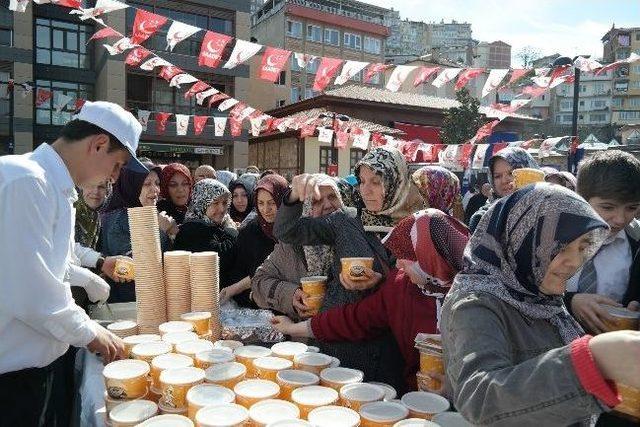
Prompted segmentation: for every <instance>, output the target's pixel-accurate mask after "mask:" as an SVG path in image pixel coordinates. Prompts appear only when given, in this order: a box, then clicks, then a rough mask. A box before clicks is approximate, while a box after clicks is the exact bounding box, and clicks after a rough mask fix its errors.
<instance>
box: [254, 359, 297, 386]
mask: <svg viewBox="0 0 640 427" xmlns="http://www.w3.org/2000/svg"><path fill="white" fill-rule="evenodd" d="M292 367H293V362H292V361H291V360H289V359H284V358H282V357H275V356H266V357H259V358H257V359H253V370H254V372H255V374H256V377H258V378H260V379H263V380H269V381H275V380H276V375H277V374H278V372H280V371H284V370H285V369H291V368H292Z"/></svg>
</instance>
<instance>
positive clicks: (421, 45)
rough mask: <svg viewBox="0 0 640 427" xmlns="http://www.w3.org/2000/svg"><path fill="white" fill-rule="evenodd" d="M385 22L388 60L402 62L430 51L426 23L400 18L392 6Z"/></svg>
mask: <svg viewBox="0 0 640 427" xmlns="http://www.w3.org/2000/svg"><path fill="white" fill-rule="evenodd" d="M386 24H387V25H388V27H389V29H390V35H389V38H387V43H386V49H385V52H386V57H387V60H390V62H393V63H402V62H406V61H408V60H411V59H415V58H416V57H420V56H422V55H426V54H428V53H430V50H431V42H430V40H429V30H428V27H427V24H426V23H424V22H421V21H410V20H408V19H406V18H405V19H402V18H401V17H400V12H399V11H397V10H393V8H392V9H391V10H390V12H389V15H388V16H387V17H386ZM398 57H400V59H397V58H398Z"/></svg>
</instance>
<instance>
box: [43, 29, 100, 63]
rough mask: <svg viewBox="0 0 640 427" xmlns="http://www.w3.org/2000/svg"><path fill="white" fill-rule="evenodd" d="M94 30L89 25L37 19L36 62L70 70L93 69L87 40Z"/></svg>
mask: <svg viewBox="0 0 640 427" xmlns="http://www.w3.org/2000/svg"><path fill="white" fill-rule="evenodd" d="M92 33H93V30H92V28H91V27H90V26H88V25H82V24H76V23H71V22H64V21H56V20H54V19H43V18H37V19H36V62H37V63H38V64H50V65H60V66H62V67H70V68H82V69H90V68H91V56H90V53H89V52H87V40H89V38H90V37H91V36H90V35H91V34H92Z"/></svg>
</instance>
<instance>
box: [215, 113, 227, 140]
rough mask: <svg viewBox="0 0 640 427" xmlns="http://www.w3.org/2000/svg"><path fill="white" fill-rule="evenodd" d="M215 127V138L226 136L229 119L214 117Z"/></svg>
mask: <svg viewBox="0 0 640 427" xmlns="http://www.w3.org/2000/svg"><path fill="white" fill-rule="evenodd" d="M213 125H214V128H213V129H214V135H215V136H224V130H225V129H226V128H227V118H226V117H214V118H213Z"/></svg>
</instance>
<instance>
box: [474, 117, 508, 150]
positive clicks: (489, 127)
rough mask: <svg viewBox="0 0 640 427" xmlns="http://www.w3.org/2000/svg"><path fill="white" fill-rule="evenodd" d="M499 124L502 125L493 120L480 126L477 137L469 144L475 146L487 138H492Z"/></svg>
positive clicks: (498, 121)
mask: <svg viewBox="0 0 640 427" xmlns="http://www.w3.org/2000/svg"><path fill="white" fill-rule="evenodd" d="M498 123H500V120H492V121H490V122H488V123H485V124H484V125H482V126H480V128H479V129H478V131H477V132H476V134H475V136H474V137H473V138H471V140H470V141H469V142H470V143H471V144H475V143H476V142H478V141H481V140H482V139H483V138H486V137H487V136H491V134H492V133H493V128H495V127H496V126H497V125H498Z"/></svg>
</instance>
